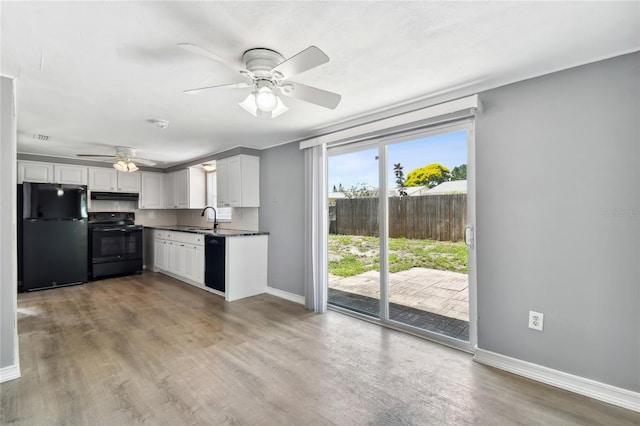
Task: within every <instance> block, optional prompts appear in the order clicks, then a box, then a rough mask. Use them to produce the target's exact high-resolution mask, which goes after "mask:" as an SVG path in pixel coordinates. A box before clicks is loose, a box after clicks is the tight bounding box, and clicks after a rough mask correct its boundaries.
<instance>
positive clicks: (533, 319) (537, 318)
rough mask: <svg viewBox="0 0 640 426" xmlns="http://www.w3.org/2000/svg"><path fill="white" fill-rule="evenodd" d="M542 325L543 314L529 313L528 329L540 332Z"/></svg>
mask: <svg viewBox="0 0 640 426" xmlns="http://www.w3.org/2000/svg"><path fill="white" fill-rule="evenodd" d="M543 323H544V314H541V313H540V312H534V311H529V328H532V329H534V330H538V331H542V325H543Z"/></svg>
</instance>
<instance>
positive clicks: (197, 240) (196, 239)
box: [171, 232, 204, 246]
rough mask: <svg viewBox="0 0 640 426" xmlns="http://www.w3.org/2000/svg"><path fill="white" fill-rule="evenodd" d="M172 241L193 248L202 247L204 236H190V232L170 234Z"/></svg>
mask: <svg viewBox="0 0 640 426" xmlns="http://www.w3.org/2000/svg"><path fill="white" fill-rule="evenodd" d="M171 240H172V241H179V242H181V243H187V244H193V245H195V246H203V245H204V235H201V234H192V233H190V232H172V233H171Z"/></svg>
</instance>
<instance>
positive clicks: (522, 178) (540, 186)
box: [260, 53, 640, 391]
mask: <svg viewBox="0 0 640 426" xmlns="http://www.w3.org/2000/svg"><path fill="white" fill-rule="evenodd" d="M639 75H640V54H637V53H636V54H632V55H626V56H622V57H618V58H614V59H611V60H607V61H602V62H598V63H594V64H590V65H586V66H582V67H578V68H574V69H571V70H567V71H563V72H559V73H555V74H551V75H548V76H544V77H540V78H536V79H532V80H528V81H524V82H521V83H517V84H513V85H509V86H505V87H502V88H498V89H495V90H491V91H488V92H485V93H481V94H480V98H481V101H482V103H483V112H482V113H480V114H479V116H478V118H477V120H476V167H477V176H476V177H477V179H476V182H477V184H476V185H477V212H476V214H477V244H478V250H477V254H478V258H477V268H478V317H479V318H478V346H479V347H480V348H481V349H485V350H489V351H493V352H496V353H499V354H503V355H507V356H510V357H514V358H518V359H521V360H525V361H529V362H532V363H535V364H539V365H542V366H546V367H549V368H553V369H556V370H560V371H564V372H567V373H570V374H575V375H578V376H581V377H586V378H589V379H593V380H597V381H599V382H603V383H607V384H610V385H613V386H618V387H621V388H625V389H629V390H632V391H640V174H639V171H638V164H640V128H639V126H640V124H639V122H640V107H639V102H640V79H639V78H638V76H639ZM303 169H304V160H303V153H302V152H301V151H299V150H298V144H289V145H285V146H282V147H278V148H273V149H269V150H266V151H263V153H262V166H261V170H262V174H261V186H262V190H261V191H262V192H261V195H262V198H261V202H262V207H261V208H260V226H261V229H263V230H266V231H269V232H271V236H270V246H269V257H270V258H269V285H271V286H273V287H276V288H279V289H282V290H286V291H289V292H292V293H295V294H300V295H302V294H303V293H304V287H303V248H304V246H303V241H304V239H303V212H304V208H303V207H304V206H303V200H304V189H303V187H302V185H303V180H304V179H303V176H304V175H303V173H304V171H303ZM529 310H535V311H538V312H542V313H543V314H545V318H544V331H543V332H537V331H534V330H530V329H529V328H528V327H527V321H528V312H529Z"/></svg>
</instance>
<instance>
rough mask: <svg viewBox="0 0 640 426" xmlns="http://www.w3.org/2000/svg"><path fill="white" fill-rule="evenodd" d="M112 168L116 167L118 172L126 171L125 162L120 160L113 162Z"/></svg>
mask: <svg viewBox="0 0 640 426" xmlns="http://www.w3.org/2000/svg"><path fill="white" fill-rule="evenodd" d="M113 168H114V169H116V170H117V171H119V172H126V171H127V163H125V162H124V161H122V160H120V161H116V162H115V163H113Z"/></svg>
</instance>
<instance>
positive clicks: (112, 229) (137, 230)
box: [93, 228, 142, 232]
mask: <svg viewBox="0 0 640 426" xmlns="http://www.w3.org/2000/svg"><path fill="white" fill-rule="evenodd" d="M139 231H142V230H141V229H122V228H100V229H93V232H139Z"/></svg>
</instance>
